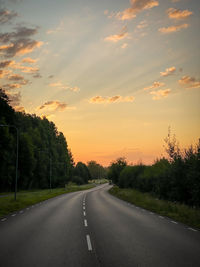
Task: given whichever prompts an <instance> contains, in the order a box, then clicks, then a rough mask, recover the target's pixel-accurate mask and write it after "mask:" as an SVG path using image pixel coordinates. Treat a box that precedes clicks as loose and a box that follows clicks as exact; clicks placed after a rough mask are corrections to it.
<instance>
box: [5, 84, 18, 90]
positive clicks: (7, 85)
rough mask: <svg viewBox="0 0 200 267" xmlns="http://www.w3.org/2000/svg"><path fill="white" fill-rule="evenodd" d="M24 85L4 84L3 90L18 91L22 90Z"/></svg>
mask: <svg viewBox="0 0 200 267" xmlns="http://www.w3.org/2000/svg"><path fill="white" fill-rule="evenodd" d="M21 87H22V84H21V83H9V84H4V85H3V88H5V89H6V90H10V89H18V88H21Z"/></svg>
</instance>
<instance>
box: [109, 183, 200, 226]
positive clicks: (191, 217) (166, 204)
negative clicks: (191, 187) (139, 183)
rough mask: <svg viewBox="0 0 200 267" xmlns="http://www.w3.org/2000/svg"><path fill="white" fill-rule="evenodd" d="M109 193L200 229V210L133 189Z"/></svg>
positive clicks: (115, 188)
mask: <svg viewBox="0 0 200 267" xmlns="http://www.w3.org/2000/svg"><path fill="white" fill-rule="evenodd" d="M109 192H110V193H111V194H112V195H114V196H116V197H118V198H120V199H122V200H125V201H127V202H130V203H132V204H134V205H136V206H139V207H142V208H144V209H146V210H150V211H153V212H155V213H157V214H160V215H162V216H166V217H169V218H172V219H174V220H176V221H179V222H182V223H184V224H187V225H190V226H192V227H196V228H198V229H200V210H199V209H196V208H192V207H189V206H187V205H184V204H178V203H173V202H171V201H166V200H162V199H158V198H155V197H153V196H152V195H151V194H149V193H142V192H140V191H138V190H135V189H132V188H125V189H124V188H119V187H118V186H114V187H112V188H111V189H110V190H109Z"/></svg>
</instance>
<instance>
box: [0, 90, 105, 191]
mask: <svg viewBox="0 0 200 267" xmlns="http://www.w3.org/2000/svg"><path fill="white" fill-rule="evenodd" d="M13 126H14V127H13ZM17 137H18V142H17ZM17 143H18V144H19V149H18V170H17V176H18V182H17V183H18V189H20V190H24V189H44V188H55V187H62V186H64V185H65V184H67V183H68V182H69V181H72V182H74V183H76V184H79V185H80V184H84V183H88V180H89V179H91V178H92V177H93V176H94V172H93V169H95V168H96V169H98V168H99V166H100V165H98V164H97V163H96V162H93V163H92V162H91V163H88V166H87V165H86V164H84V163H82V162H78V163H77V164H76V165H75V163H74V160H73V156H72V153H71V151H70V149H69V148H68V145H67V141H66V139H65V137H64V135H63V133H62V132H59V131H58V130H57V128H56V126H55V124H54V123H53V122H50V121H48V119H46V118H40V117H37V116H36V115H30V114H26V113H21V112H15V111H14V109H13V108H12V107H11V105H10V100H9V98H8V96H7V95H6V93H5V92H4V91H3V90H2V89H0V192H5V191H13V190H14V187H15V175H16V159H17ZM92 166H93V167H95V168H93V169H92V168H90V167H92ZM102 168H103V167H102ZM90 169H91V173H90V171H89V170H90ZM95 178H97V177H95Z"/></svg>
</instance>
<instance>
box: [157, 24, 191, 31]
mask: <svg viewBox="0 0 200 267" xmlns="http://www.w3.org/2000/svg"><path fill="white" fill-rule="evenodd" d="M188 27H189V24H187V23H184V24H181V25H173V26H169V27H163V28H160V29H158V30H159V32H161V33H162V34H168V33H173V32H178V31H180V30H181V29H186V28H188Z"/></svg>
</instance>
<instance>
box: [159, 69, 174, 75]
mask: <svg viewBox="0 0 200 267" xmlns="http://www.w3.org/2000/svg"><path fill="white" fill-rule="evenodd" d="M175 71H176V68H175V67H170V68H167V69H166V70H165V71H163V72H160V75H161V76H164V77H166V76H169V75H172V74H173V73H174V72H175Z"/></svg>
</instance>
